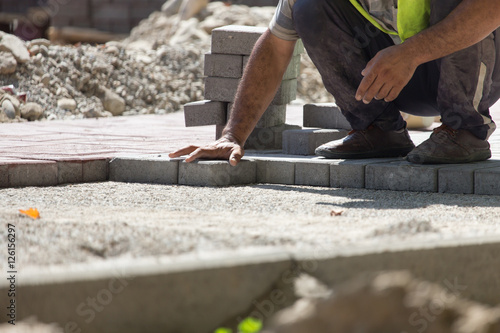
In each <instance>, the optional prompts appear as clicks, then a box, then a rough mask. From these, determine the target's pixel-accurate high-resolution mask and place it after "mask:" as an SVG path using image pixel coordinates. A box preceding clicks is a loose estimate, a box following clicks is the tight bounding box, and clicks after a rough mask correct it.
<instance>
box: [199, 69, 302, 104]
mask: <svg viewBox="0 0 500 333" xmlns="http://www.w3.org/2000/svg"><path fill="white" fill-rule="evenodd" d="M239 83H240V79H234V78H226V77H213V76H210V77H207V78H206V79H205V99H207V100H210V101H219V102H232V101H234V97H235V96H236V91H237V90H238V85H239ZM296 96H297V80H296V79H292V80H284V81H282V82H281V85H280V87H279V89H278V91H277V92H276V95H275V96H274V98H273V100H272V102H271V104H279V105H282V104H288V103H289V102H291V101H293V100H294V99H295V98H296Z"/></svg>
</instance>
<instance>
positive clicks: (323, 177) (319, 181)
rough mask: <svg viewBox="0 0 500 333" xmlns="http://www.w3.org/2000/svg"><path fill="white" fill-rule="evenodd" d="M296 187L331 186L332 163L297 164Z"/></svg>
mask: <svg viewBox="0 0 500 333" xmlns="http://www.w3.org/2000/svg"><path fill="white" fill-rule="evenodd" d="M295 185H310V186H330V161H326V160H325V161H321V160H311V161H308V162H301V163H296V164H295Z"/></svg>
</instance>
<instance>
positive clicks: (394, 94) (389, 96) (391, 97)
mask: <svg viewBox="0 0 500 333" xmlns="http://www.w3.org/2000/svg"><path fill="white" fill-rule="evenodd" d="M401 90H402V89H396V88H392V89H391V91H390V92H389V93H388V94H387V96H386V97H385V99H384V100H385V101H386V102H392V101H393V100H395V99H396V98H398V96H399V93H400V92H401Z"/></svg>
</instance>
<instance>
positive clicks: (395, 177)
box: [365, 161, 446, 192]
mask: <svg viewBox="0 0 500 333" xmlns="http://www.w3.org/2000/svg"><path fill="white" fill-rule="evenodd" d="M444 166H446V165H418V164H411V163H409V162H406V161H400V162H391V163H377V164H370V165H367V166H366V168H365V170H366V173H365V187H366V188H367V189H374V190H394V191H416V192H437V191H438V170H439V169H440V168H442V167H444Z"/></svg>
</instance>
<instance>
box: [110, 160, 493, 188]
mask: <svg viewBox="0 0 500 333" xmlns="http://www.w3.org/2000/svg"><path fill="white" fill-rule="evenodd" d="M499 166H500V161H499V160H489V161H484V162H477V163H471V164H457V165H448V164H440V165H417V164H411V163H409V162H406V161H404V160H403V159H402V158H378V159H366V160H362V159H361V160H347V161H346V160H329V159H323V158H320V157H312V156H307V157H305V156H298V155H286V154H271V153H265V152H260V151H255V152H247V154H246V156H245V157H244V159H243V162H242V163H241V164H240V165H238V166H237V167H231V166H230V165H229V163H228V162H227V161H198V162H194V163H185V162H183V161H182V159H169V158H168V157H167V156H166V155H161V154H160V155H142V156H141V155H139V156H137V155H135V156H122V157H118V158H115V159H113V160H112V161H111V164H110V180H112V181H126V182H146V183H156V184H182V185H197V186H228V185H243V184H251V183H270V184H290V185H310V186H327V187H328V186H331V187H346V188H366V189H373V190H394V191H414V192H440V193H459V194H460V193H464V194H473V193H475V194H488V195H500V186H498V184H500V172H499V170H500V168H499ZM176 175H177V176H176ZM167 178H168V179H167Z"/></svg>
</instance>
